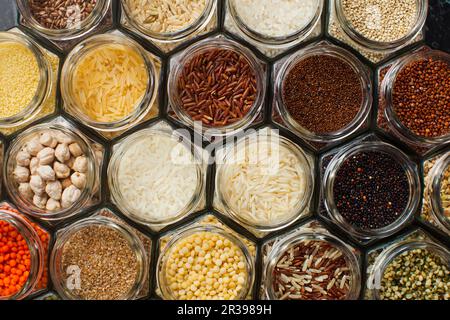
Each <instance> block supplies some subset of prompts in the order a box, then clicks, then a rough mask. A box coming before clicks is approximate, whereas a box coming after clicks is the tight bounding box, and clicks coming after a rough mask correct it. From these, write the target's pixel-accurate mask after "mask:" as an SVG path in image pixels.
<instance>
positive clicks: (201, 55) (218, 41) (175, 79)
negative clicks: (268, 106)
mask: <svg viewBox="0 0 450 320" xmlns="http://www.w3.org/2000/svg"><path fill="white" fill-rule="evenodd" d="M226 53H232V54H228V55H225V54H226ZM219 55H223V56H220V57H217V56H219ZM210 57H217V59H215V58H210ZM229 57H233V58H232V59H235V60H238V61H234V60H233V62H230V61H228V59H230V58H229ZM199 59H205V60H210V67H211V68H214V67H216V68H217V69H216V70H213V71H212V72H215V73H216V74H215V76H214V77H209V80H208V76H207V75H205V76H206V79H204V78H203V76H204V75H198V74H197V75H196V77H195V75H194V74H193V73H191V72H190V71H189V69H190V68H189V65H191V67H192V68H193V69H195V70H197V69H198V68H200V67H199V62H200V61H203V60H199ZM220 63H223V64H225V65H226V66H227V67H228V66H229V67H230V68H221V67H220V65H219V64H220ZM233 66H234V68H233ZM237 66H239V69H237V68H236V67H237ZM226 72H230V74H228V75H227V74H226ZM220 77H224V78H225V79H227V81H225V82H223V81H219V80H220V79H221V78H220ZM228 79H236V81H229V80H228ZM190 82H192V83H195V82H198V83H197V86H194V87H191V88H197V89H198V90H197V92H195V98H196V99H204V101H203V102H200V103H198V104H195V103H194V102H191V101H189V98H187V97H186V93H185V92H186V90H187V87H186V85H189V86H190ZM213 86H215V87H217V88H215V89H214V88H213ZM249 90H252V91H253V92H252V93H249V92H250V91H249ZM200 91H203V93H202V92H200ZM212 91H216V93H212V94H210V95H207V94H205V93H207V92H212ZM167 92H168V95H169V104H170V106H169V108H170V109H169V115H171V116H173V117H174V118H175V119H176V120H177V121H180V122H181V123H182V124H184V125H186V126H189V127H190V128H193V129H194V130H196V131H198V132H199V133H201V134H204V135H205V136H207V137H214V136H217V137H224V136H228V135H233V134H236V133H237V132H239V131H242V130H244V129H246V128H247V127H248V126H250V125H251V124H252V123H253V122H254V121H255V120H256V119H257V117H258V116H260V115H261V114H260V113H261V110H262V107H263V104H264V99H265V96H266V66H265V64H264V63H263V62H261V61H260V60H258V58H257V57H256V56H255V55H254V54H253V53H252V52H251V51H250V50H249V49H248V48H246V47H244V46H242V45H241V44H239V43H237V42H235V41H232V40H229V39H227V38H225V37H223V36H218V37H215V38H208V39H204V40H201V41H199V42H197V43H195V44H193V45H191V46H190V47H188V48H187V49H186V50H185V51H183V52H182V53H180V54H179V55H176V56H174V57H173V58H172V60H171V61H170V73H169V79H168V88H167ZM189 94H191V95H192V93H189ZM219 95H220V96H219ZM247 95H248V96H247ZM237 96H239V97H237ZM223 100H225V102H224V101H223ZM223 104H224V105H223ZM218 105H220V106H219V107H218ZM193 108H198V109H193ZM211 108H213V109H214V112H213V111H211ZM222 108H224V109H222ZM236 108H238V109H239V110H236ZM220 109H222V111H221V110H220ZM210 112H211V114H210ZM233 114H234V116H233Z"/></svg>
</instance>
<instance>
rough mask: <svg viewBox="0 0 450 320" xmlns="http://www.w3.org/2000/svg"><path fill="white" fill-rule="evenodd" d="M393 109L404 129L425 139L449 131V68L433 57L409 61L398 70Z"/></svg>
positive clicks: (439, 135)
mask: <svg viewBox="0 0 450 320" xmlns="http://www.w3.org/2000/svg"><path fill="white" fill-rule="evenodd" d="M392 104H393V109H394V111H395V113H396V115H397V117H398V118H399V120H400V121H401V122H402V123H403V125H404V126H406V128H408V129H409V130H411V131H412V132H413V133H414V134H416V135H418V136H420V137H425V138H436V137H442V136H446V135H448V134H450V68H449V64H448V62H446V61H443V60H438V59H434V58H429V59H423V60H418V61H414V62H411V63H409V64H408V65H406V66H405V67H403V68H402V69H401V70H400V72H399V73H398V75H397V77H396V79H395V82H394V85H393V96H392Z"/></svg>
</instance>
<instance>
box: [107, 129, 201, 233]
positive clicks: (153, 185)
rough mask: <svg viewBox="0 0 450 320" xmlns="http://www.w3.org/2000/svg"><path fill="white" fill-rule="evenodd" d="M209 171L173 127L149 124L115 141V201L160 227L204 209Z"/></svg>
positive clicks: (111, 170) (141, 219) (112, 178)
mask: <svg viewBox="0 0 450 320" xmlns="http://www.w3.org/2000/svg"><path fill="white" fill-rule="evenodd" d="M204 170H205V167H204V165H203V158H202V155H201V154H199V152H198V150H197V149H196V147H195V146H194V145H193V143H192V142H190V141H187V139H185V138H184V137H183V138H182V137H181V136H180V135H177V134H176V133H175V132H172V131H170V130H168V129H162V128H148V129H144V130H141V131H138V132H136V133H133V134H132V135H130V136H128V137H127V138H125V139H124V140H123V141H121V142H120V143H119V144H118V145H116V146H115V148H114V150H113V155H112V158H111V161H110V164H109V167H108V183H109V188H110V191H111V197H112V200H113V202H114V203H115V204H116V205H117V207H118V208H119V209H120V210H121V211H122V212H123V213H124V214H125V215H127V216H128V217H129V218H130V219H132V220H134V221H136V222H138V223H141V224H144V225H147V226H149V227H152V228H161V227H164V226H166V225H168V224H172V223H175V222H177V221H179V220H181V219H183V218H185V217H186V216H187V215H189V214H190V213H192V212H194V211H195V210H197V209H198V208H199V206H200V205H201V203H202V201H204V190H205V180H204V176H205V171H204Z"/></svg>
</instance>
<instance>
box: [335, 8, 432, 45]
mask: <svg viewBox="0 0 450 320" xmlns="http://www.w3.org/2000/svg"><path fill="white" fill-rule="evenodd" d="M416 5H417V15H416V21H415V23H414V25H413V26H412V28H411V29H410V30H409V32H408V33H407V34H406V35H404V36H403V37H401V38H399V39H397V40H394V41H390V42H380V41H375V40H372V39H369V38H367V37H365V36H364V35H363V34H361V33H360V32H359V31H357V30H356V29H355V28H354V27H353V26H352V24H351V23H350V21H349V20H348V19H347V17H346V15H345V12H344V8H343V6H342V0H335V1H334V12H335V13H336V18H337V20H338V22H339V25H340V26H341V28H342V30H343V31H344V33H345V34H346V35H347V36H348V37H349V38H350V39H351V40H353V41H355V42H356V43H357V44H359V45H361V46H362V47H365V48H368V49H370V50H373V51H379V52H386V51H387V52H389V51H392V50H395V49H399V48H402V47H404V46H406V45H408V43H409V42H410V41H412V40H413V39H414V38H415V37H416V36H417V35H418V34H419V33H420V32H421V31H422V28H423V26H424V25H425V21H426V19H427V15H428V0H416Z"/></svg>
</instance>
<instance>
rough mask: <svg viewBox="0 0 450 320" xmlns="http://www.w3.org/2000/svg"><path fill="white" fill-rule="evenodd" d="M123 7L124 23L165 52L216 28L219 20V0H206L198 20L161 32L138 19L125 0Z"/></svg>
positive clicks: (122, 20)
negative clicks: (176, 29)
mask: <svg viewBox="0 0 450 320" xmlns="http://www.w3.org/2000/svg"><path fill="white" fill-rule="evenodd" d="M121 7H122V16H121V23H122V25H123V26H124V27H125V28H127V29H129V30H130V31H133V32H136V33H138V34H140V35H142V36H143V37H145V38H146V39H147V40H149V41H151V42H153V43H154V44H155V45H157V46H158V47H159V48H160V49H162V50H163V51H165V52H168V51H170V50H172V49H173V48H175V47H176V46H177V45H179V44H181V43H183V42H186V41H188V40H191V39H193V38H194V37H196V36H198V35H200V34H202V33H206V32H208V31H210V30H211V29H213V28H214V26H215V24H216V20H217V17H216V16H217V0H206V6H205V9H204V11H203V12H202V14H201V15H200V16H199V18H198V19H197V20H196V21H194V22H193V23H191V24H189V25H187V26H185V27H184V28H182V29H180V30H178V31H174V32H162V33H161V32H155V31H152V30H149V29H148V28H146V27H145V26H143V25H142V24H140V23H139V22H138V21H136V19H134V18H133V14H132V13H131V12H130V8H129V6H128V5H127V4H126V1H125V0H124V1H121Z"/></svg>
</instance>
